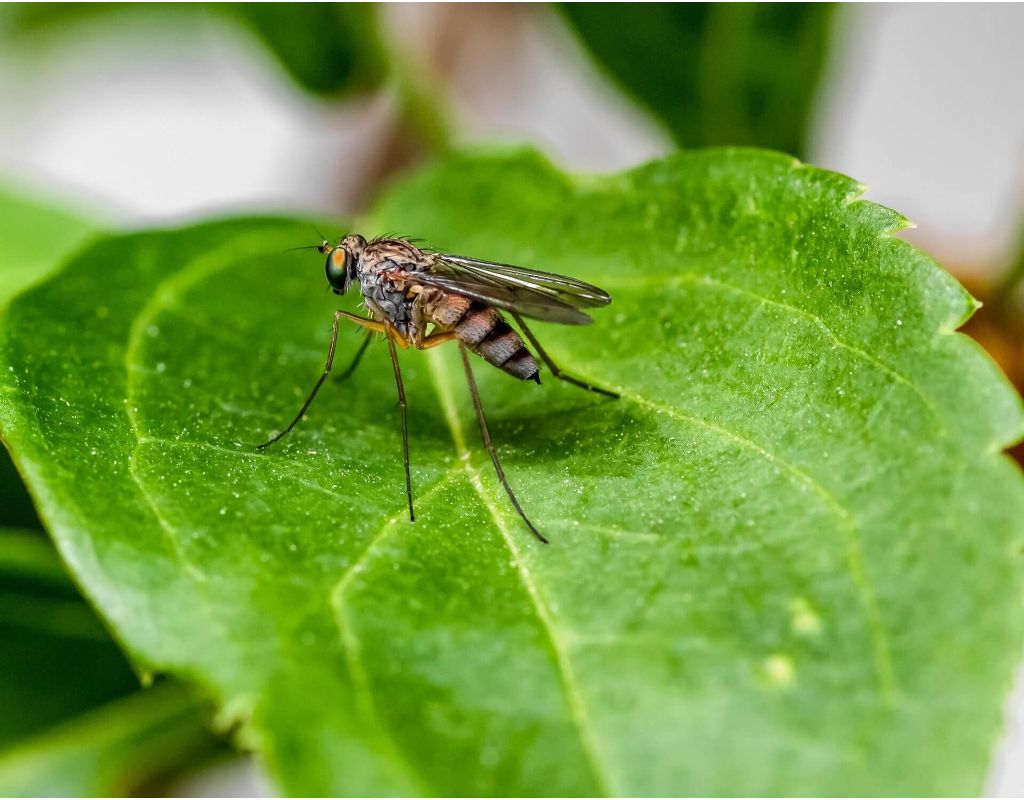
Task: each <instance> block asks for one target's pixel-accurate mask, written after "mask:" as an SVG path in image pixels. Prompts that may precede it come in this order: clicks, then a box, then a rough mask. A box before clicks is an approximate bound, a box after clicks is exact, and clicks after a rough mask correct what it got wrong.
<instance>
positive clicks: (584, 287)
mask: <svg viewBox="0 0 1024 800" xmlns="http://www.w3.org/2000/svg"><path fill="white" fill-rule="evenodd" d="M416 280H418V281H420V282H422V283H424V284H427V285H430V286H436V287H438V288H439V289H442V290H444V291H446V292H452V293H455V294H461V295H465V296H466V297H471V298H473V299H475V300H480V301H481V302H484V303H487V304H489V305H492V306H495V307H497V308H502V309H505V310H508V311H514V312H516V313H517V314H522V315H523V316H524V317H532V318H533V319H540V320H546V321H548V322H560V323H562V324H563V325H586V324H588V323H590V322H591V321H592V320H591V319H590V317H589V316H588V315H586V314H584V313H583V312H582V311H580V310H579V308H580V307H584V308H588V307H592V306H602V305H606V304H608V303H610V302H611V298H610V297H609V296H608V294H607V292H605V291H604V290H602V289H599V288H598V287H596V286H592V285H591V284H589V283H584V282H583V281H577V280H574V279H572V278H567V277H565V276H563V275H555V274H552V273H550V272H540V271H538V270H531V269H523V268H522V267H514V266H512V265H510V264H496V263H493V262H490V261H480V260H479V259H475V258H466V257H464V256H452V255H448V254H446V253H444V254H442V253H438V254H435V256H434V262H433V264H432V265H431V267H430V269H429V271H427V272H418V273H416Z"/></svg>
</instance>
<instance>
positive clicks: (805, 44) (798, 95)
mask: <svg viewBox="0 0 1024 800" xmlns="http://www.w3.org/2000/svg"><path fill="white" fill-rule="evenodd" d="M561 9H562V12H563V13H564V15H565V17H566V19H567V20H568V21H569V23H570V24H571V26H572V27H573V28H574V29H575V31H576V33H577V34H579V36H580V39H581V40H582V41H583V43H584V45H585V46H586V47H587V49H588V50H589V51H590V53H591V54H592V55H593V57H594V58H595V59H596V61H597V62H598V63H599V64H600V65H601V66H602V67H603V68H604V69H605V70H606V71H607V72H608V73H609V74H610V75H611V76H612V77H613V78H614V79H615V80H616V81H617V82H618V83H619V85H620V86H622V88H624V89H625V90H626V91H627V92H629V93H630V94H632V95H633V96H634V97H635V98H636V99H637V100H639V101H640V102H642V103H643V104H645V105H646V106H647V107H648V108H649V109H650V110H651V111H653V112H654V113H655V114H656V115H657V116H658V117H659V118H660V119H661V120H662V122H664V124H665V125H666V126H667V127H668V128H669V130H670V131H671V132H672V135H673V136H674V137H675V139H676V140H677V141H678V142H679V144H681V145H683V146H684V147H704V146H713V145H757V146H759V147H770V148H773V149H776V150H782V151H784V152H787V153H792V154H794V155H803V154H804V153H805V150H806V134H807V131H806V129H807V122H808V118H809V116H810V113H811V109H812V104H813V100H814V93H815V89H816V88H817V86H818V81H819V79H820V77H821V73H822V68H823V66H824V64H825V56H826V54H827V51H828V43H829V31H830V27H831V22H832V17H833V7H832V6H831V5H830V4H819V3H800V4H793V5H790V4H782V3H721V4H716V3H654V4H644V5H642V6H638V5H634V4H632V3H563V4H562V5H561Z"/></svg>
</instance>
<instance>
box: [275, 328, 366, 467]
mask: <svg viewBox="0 0 1024 800" xmlns="http://www.w3.org/2000/svg"><path fill="white" fill-rule="evenodd" d="M342 317H344V318H346V319H350V320H352V321H353V322H356V323H358V324H359V325H362V326H363V327H364V328H366V329H368V330H371V331H384V330H385V328H384V323H382V322H374V321H373V320H369V319H363V318H362V317H357V316H356V315H355V314H350V313H349V312H347V311H341V310H340V309H339V310H338V311H335V312H334V322H333V323H332V324H331V344H330V346H329V347H328V348H327V363H326V364H324V371H323V372H322V373H321V374H320V377H319V378H318V379H317V382H316V383H315V384H314V385H313V391H311V392H310V393H309V397H307V398H306V402H305V403H303V404H302V408H301V409H299V413H298V414H296V415H295V419H293V420H292V421H291V422H289V423H288V426H287V427H286V428H285V429H284V430H283V431H281V432H280V433H279V434H277V435H276V436H274V437H272V438H271V439H270V440H268V441H266V442H264V443H263V444H261V445H257V447H258V448H259V449H260V450H265V449H266V448H268V447H270V445H272V444H274V443H275V442H278V441H280V440H281V439H283V438H284V437H285V436H286V435H287V434H288V433H289V432H290V431H291V429H292V428H294V427H295V426H296V425H298V424H299V421H300V420H301V419H302V418H303V417H304V416H305V415H306V411H308V410H309V406H310V405H311V404H312V402H313V398H314V397H316V393H317V392H319V391H320V387H321V386H323V385H324V381H325V380H327V376H328V375H330V374H331V367H332V366H334V351H335V348H336V347H337V345H338V320H339V319H341V318H342ZM366 344H367V343H366V342H364V343H363V346H362V347H361V348H360V350H359V352H358V353H356V358H355V360H354V361H353V364H352V366H350V367H349V369H348V370H346V373H347V372H349V371H350V370H353V369H355V364H357V363H358V362H359V358H360V357H361V356H362V354H363V351H364V350H365V349H366Z"/></svg>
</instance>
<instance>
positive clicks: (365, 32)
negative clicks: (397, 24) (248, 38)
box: [207, 3, 387, 94]
mask: <svg viewBox="0 0 1024 800" xmlns="http://www.w3.org/2000/svg"><path fill="white" fill-rule="evenodd" d="M207 8H209V9H211V10H213V11H216V12H220V13H223V14H225V15H226V16H228V17H233V18H235V19H237V20H238V21H239V22H241V23H242V24H243V25H244V26H245V27H247V28H249V29H250V30H251V31H252V32H253V33H254V34H256V36H258V37H259V38H260V39H262V40H263V42H264V44H265V45H266V46H267V47H268V48H269V49H270V51H271V52H272V53H273V54H274V56H275V57H276V58H277V60H278V61H279V62H280V63H281V66H282V67H284V69H285V70H286V71H287V72H288V74H289V75H290V76H291V77H292V78H293V79H295V81H296V82H297V83H299V85H301V86H303V87H304V88H306V89H308V90H309V91H311V92H316V93H318V94H338V93H341V92H343V91H345V90H347V89H372V88H374V87H375V86H377V85H378V84H379V83H380V82H381V81H382V80H383V78H384V76H385V74H386V73H387V64H386V60H385V56H384V54H383V52H382V50H381V48H380V44H379V39H378V36H377V11H376V7H375V6H374V5H372V4H363V3H315V4H306V5H303V6H302V9H301V12H298V11H297V10H296V7H295V6H294V5H293V4H290V3H224V4H220V3H213V4H209V5H208V6H207Z"/></svg>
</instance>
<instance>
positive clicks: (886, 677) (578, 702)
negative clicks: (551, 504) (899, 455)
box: [124, 237, 945, 796]
mask: <svg viewBox="0 0 1024 800" xmlns="http://www.w3.org/2000/svg"><path fill="white" fill-rule="evenodd" d="M239 238H240V237H232V238H231V239H230V240H229V241H228V243H227V244H226V245H224V246H222V247H220V248H217V249H216V250H213V251H208V252H206V253H204V254H203V255H202V256H200V257H199V258H196V259H194V260H193V261H191V262H190V263H188V264H186V265H185V266H184V267H182V268H181V269H180V270H178V271H177V272H175V273H174V274H173V275H172V276H170V277H168V278H167V279H165V280H164V281H162V282H161V283H160V284H158V285H157V287H156V289H155V290H154V291H153V293H152V294H151V295H150V296H149V299H148V301H147V303H146V304H145V306H144V307H143V309H142V310H141V311H140V312H139V314H138V315H136V317H135V318H134V319H133V321H132V324H131V327H130V330H129V336H128V340H127V345H126V349H125V355H124V364H125V370H126V376H125V383H126V397H127V400H128V402H127V404H126V417H127V419H128V422H129V426H130V429H131V434H132V437H133V447H132V452H131V457H130V459H129V474H130V475H131V478H132V480H133V482H134V483H135V484H136V485H137V486H138V487H139V490H140V492H141V494H142V496H143V498H144V499H145V501H146V503H147V504H148V506H149V507H150V508H151V510H152V512H153V514H154V516H155V518H156V520H157V521H158V523H159V524H160V525H161V528H162V529H163V531H164V532H165V535H166V536H167V537H168V540H169V543H170V544H171V546H172V550H173V552H174V553H175V555H176V557H177V558H178V560H179V561H180V563H181V564H182V566H183V568H184V569H185V571H186V572H187V573H188V574H189V576H190V577H191V578H192V579H193V580H194V581H195V582H196V584H197V588H199V589H200V593H201V594H202V597H203V604H202V606H203V608H204V610H205V612H206V614H207V616H208V617H209V618H210V621H211V623H213V624H214V625H215V626H216V627H217V628H218V629H220V630H222V631H224V632H225V634H226V633H227V632H226V630H225V629H224V628H223V626H222V625H221V624H220V622H219V620H217V619H216V615H215V614H214V613H213V609H212V606H211V605H210V603H209V600H208V598H207V597H206V596H205V593H203V590H202V584H203V583H204V582H205V580H206V577H205V575H204V574H203V573H202V571H201V570H199V569H198V568H197V567H196V566H195V565H194V564H191V562H190V561H189V560H188V559H187V557H186V555H185V554H184V552H183V551H182V549H181V545H180V542H179V541H178V537H177V533H176V531H175V530H174V526H173V525H171V524H170V523H169V521H168V520H167V519H166V518H165V517H164V516H163V514H162V513H161V512H160V509H159V507H158V504H157V503H156V500H155V498H153V497H152V496H151V494H150V492H149V490H148V489H147V487H146V485H145V482H144V481H143V480H142V479H141V478H140V476H139V475H138V473H137V468H136V465H137V456H138V453H139V448H140V446H141V445H142V444H143V443H145V442H149V441H154V442H155V441H160V442H166V443H167V444H172V443H173V442H171V441H170V440H163V439H156V438H155V437H152V436H149V435H148V434H145V433H143V431H142V430H141V427H140V425H139V421H138V412H137V409H136V408H135V405H134V402H135V373H136V372H138V371H139V370H138V369H137V366H138V363H141V362H139V361H138V353H139V350H140V349H141V347H142V343H143V342H144V333H145V330H146V328H147V327H148V325H149V324H150V323H151V322H152V321H153V320H154V319H155V318H156V317H157V316H159V314H160V313H161V312H162V311H164V310H166V309H169V308H171V307H173V301H174V300H175V299H177V298H178V297H180V295H181V293H182V291H183V290H185V289H187V288H189V287H191V286H193V285H195V284H196V283H199V282H200V281H202V280H203V279H206V278H209V277H210V276H211V275H213V274H215V273H216V272H219V271H222V270H224V269H227V268H228V267H230V266H231V265H232V264H233V263H234V262H235V260H236V259H237V251H238V246H237V242H238V239H239ZM246 240H247V242H249V243H251V242H252V239H251V237H246ZM648 280H650V277H649V278H648ZM657 280H658V282H659V285H661V286H664V285H666V284H668V285H688V284H691V285H695V286H698V287H700V286H706V287H709V288H717V289H720V290H722V291H726V292H730V293H732V294H735V295H737V296H740V297H745V298H747V299H749V300H751V301H755V302H757V303H758V304H761V305H770V306H774V307H777V308H780V309H783V310H785V311H786V312H787V313H790V314H793V315H796V316H799V317H800V318H803V319H806V320H809V321H811V322H813V323H814V324H815V325H816V326H817V327H819V328H820V329H821V330H822V331H823V332H824V333H825V334H826V335H828V336H829V337H830V338H831V339H832V340H833V341H834V343H835V345H836V346H837V347H841V348H843V349H845V350H847V351H849V352H850V353H851V354H852V355H854V356H855V357H856V358H858V359H860V360H862V361H864V362H865V363H868V364H871V365H872V366H873V367H874V368H876V369H878V370H880V371H882V372H884V373H886V374H887V375H889V376H890V377H891V378H893V379H895V380H897V381H899V382H900V383H902V384H905V385H907V386H908V387H909V388H911V390H912V391H913V392H914V393H915V394H917V395H918V397H919V398H920V399H921V401H922V402H923V403H924V404H925V405H926V406H927V407H928V410H929V411H930V412H931V413H932V414H933V415H934V416H935V417H936V418H937V419H938V420H939V422H940V424H941V418H940V416H939V414H938V411H937V409H936V408H935V406H934V404H933V403H932V402H931V401H930V400H929V398H927V397H926V396H925V395H924V394H923V393H922V392H921V390H920V389H919V388H918V387H917V386H916V385H914V384H913V383H912V382H911V381H909V379H907V378H906V377H905V376H904V375H902V374H900V373H899V372H898V371H896V370H895V369H893V368H892V367H890V366H889V365H887V364H885V363H884V362H882V361H881V360H879V359H877V358H875V357H873V356H871V355H870V354H868V353H866V352H865V351H863V350H862V349H860V348H857V347H855V346H853V345H851V344H849V343H847V342H845V341H843V340H842V339H841V338H840V337H839V336H837V335H836V334H835V333H834V332H833V331H832V330H831V328H830V327H829V326H828V325H827V324H826V323H825V322H824V320H822V319H821V318H820V317H819V316H818V315H816V314H813V313H811V312H808V311H805V310H803V309H800V308H797V307H795V306H792V305H790V304H787V303H784V302H781V301H778V300H775V299H772V298H768V297H765V296H762V295H760V294H758V293H756V292H753V291H750V290H748V289H743V288H741V287H738V286H734V285H732V284H729V283H726V282H723V281H720V280H717V279H714V278H711V277H709V276H705V275H700V274H698V273H683V274H676V275H672V276H661V277H659V278H658V279H657ZM636 285H637V283H636V282H629V283H627V284H623V286H624V287H625V286H632V287H635V286H636ZM550 349H551V348H549V350H550ZM426 355H427V361H428V365H429V368H430V371H431V376H432V379H433V382H434V384H435V388H436V390H437V393H438V396H439V400H440V403H441V407H442V409H443V411H444V414H445V419H446V421H447V423H448V426H449V429H450V432H451V435H452V439H453V444H454V445H455V449H456V451H457V454H458V458H459V461H460V462H461V465H462V469H463V470H464V471H465V473H466V476H467V479H468V480H469V482H470V484H471V485H472V487H473V489H474V491H475V492H476V493H477V494H478V495H479V497H480V499H481V501H482V503H483V504H484V505H485V507H486V508H487V510H488V513H489V514H490V516H491V517H492V519H493V521H494V524H495V526H496V528H497V529H498V531H499V532H500V533H501V535H502V538H503V539H504V541H505V544H506V546H507V547H508V549H509V553H510V555H511V557H512V561H513V563H514V564H515V566H516V569H517V573H518V575H519V577H520V581H521V583H522V585H523V588H524V590H525V591H526V593H527V595H528V597H529V598H530V601H531V603H532V605H533V606H534V610H535V613H536V614H537V618H538V621H539V622H540V624H541V626H542V627H543V629H544V631H545V633H546V636H547V638H548V641H549V644H550V647H551V651H552V655H553V658H554V661H555V665H556V667H557V669H558V672H559V676H560V679H561V682H562V684H563V690H564V694H565V698H566V703H567V706H568V708H569V711H570V714H571V717H572V720H573V723H574V725H575V727H576V729H577V733H578V736H579V739H580V743H581V746H582V748H583V752H584V753H585V755H586V758H587V762H588V767H589V769H590V771H591V773H592V775H593V778H594V781H595V785H596V786H597V787H599V788H600V790H601V792H602V793H604V794H606V795H609V796H615V795H616V794H617V792H616V791H615V790H614V789H613V781H612V780H611V777H610V775H609V774H608V772H607V769H606V768H605V766H604V765H605V764H606V763H607V760H606V759H605V758H602V755H601V753H600V751H599V747H598V743H597V738H596V734H595V731H594V728H593V725H592V723H591V721H590V719H589V715H588V712H587V706H586V702H585V699H584V696H583V692H582V690H581V687H580V685H579V680H578V678H577V677H576V674H575V672H574V670H573V667H572V660H571V658H570V655H569V649H570V648H569V645H568V644H567V642H568V640H569V638H570V636H569V635H568V634H566V633H565V632H564V631H562V630H561V629H560V628H559V627H558V625H557V623H556V622H555V620H554V618H553V616H552V614H551V612H550V610H549V609H548V607H547V605H546V604H545V602H544V600H543V597H542V595H541V593H540V590H539V588H538V586H537V584H536V582H535V581H534V579H533V576H532V574H531V573H530V571H529V568H528V566H527V565H526V562H525V560H524V558H523V554H522V552H521V551H520V549H519V547H518V545H517V544H516V542H515V534H514V533H513V532H512V531H511V530H510V527H509V524H508V522H507V520H506V519H505V517H504V516H503V514H502V513H501V511H500V510H499V505H498V503H499V502H500V500H501V498H498V499H497V500H496V498H494V497H493V496H492V494H491V493H490V492H488V491H487V489H486V488H485V487H484V485H483V482H482V480H481V477H480V470H479V469H474V468H473V467H472V455H471V451H470V450H469V448H468V446H467V444H466V437H465V434H464V432H463V428H462V425H461V423H460V421H459V417H458V411H457V407H456V404H455V400H454V396H453V395H452V391H451V388H450V383H449V381H448V378H447V374H446V368H445V366H444V362H443V360H442V357H441V355H440V354H439V353H428V354H426ZM556 360H557V355H556ZM581 377H585V378H588V379H590V380H592V381H594V382H596V383H602V384H604V385H609V386H611V387H612V388H615V389H617V390H618V391H620V393H621V394H622V396H623V397H624V398H625V399H628V400H630V401H632V402H635V403H637V404H638V405H641V406H644V407H646V408H648V409H650V410H651V411H653V412H655V413H659V414H664V415H666V416H669V417H671V418H673V419H676V420H678V421H682V422H686V423H689V424H691V425H695V426H698V427H701V428H703V429H705V430H707V431H710V432H712V433H714V434H716V435H719V436H724V437H726V438H728V439H729V440H731V441H732V442H734V443H735V444H737V445H739V446H741V447H744V448H746V449H749V450H751V451H752V452H755V453H757V454H758V455H759V456H760V457H762V458H765V459H766V460H768V461H770V462H772V463H774V464H776V465H777V466H779V467H780V468H782V469H783V470H785V471H786V472H787V473H789V474H790V476H791V477H792V478H793V479H795V480H797V481H798V482H800V483H803V484H804V485H805V486H807V487H808V488H809V489H811V490H812V491H813V492H814V493H815V494H816V495H817V496H818V497H819V498H820V499H821V500H822V501H823V502H824V503H825V505H826V506H827V507H828V508H829V509H830V511H831V512H832V513H833V514H834V515H835V516H836V517H837V519H838V520H839V522H840V526H841V528H842V530H843V536H844V539H845V542H846V550H847V567H848V570H849V573H850V576H851V580H852V581H853V583H854V586H855V589H856V591H857V594H858V597H859V600H860V604H861V606H862V608H863V609H864V613H865V616H866V619H867V622H868V625H869V629H870V631H871V639H872V649H873V657H874V662H875V670H876V673H877V677H878V680H879V687H880V690H881V694H882V697H883V699H885V700H886V702H887V703H891V702H893V701H894V699H895V698H896V697H897V696H898V689H897V686H896V682H895V679H894V675H893V669H892V664H891V656H890V652H889V645H888V637H887V634H886V632H885V628H884V622H883V620H882V616H881V612H880V609H879V607H878V603H877V598H876V592H875V589H874V586H873V584H872V582H871V581H870V578H869V577H868V575H867V573H866V571H865V568H864V564H863V556H862V548H861V542H860V534H859V531H858V530H857V527H856V524H855V522H854V519H853V515H852V514H851V512H850V511H849V510H848V509H847V508H846V507H845V506H843V505H842V503H840V501H839V500H838V499H837V498H836V497H835V496H834V495H832V494H831V493H830V492H829V491H828V490H827V489H825V487H824V486H823V485H822V484H820V483H819V482H818V481H816V480H815V479H814V478H813V477H811V476H810V475H809V474H807V473H806V472H804V471H802V470H801V469H799V468H798V467H796V466H795V465H793V464H791V463H789V462H788V461H786V460H785V459H784V458H782V457H781V456H779V455H777V454H775V453H773V452H772V451H770V450H768V449H767V448H765V447H764V446H762V445H760V444H758V443H756V442H754V441H752V440H750V439H748V438H746V437H744V436H742V435H740V434H737V433H735V432H733V431H731V430H729V429H727V428H725V427H722V426H720V425H717V424H715V423H712V422H708V421H707V420H704V419H701V418H699V417H695V416H692V415H690V414H687V413H685V412H682V411H680V410H679V409H676V408H674V407H671V406H667V405H664V404H662V403H659V402H657V401H653V400H649V399H647V398H645V397H643V396H642V395H640V394H637V393H635V392H633V391H632V390H630V389H629V388H628V387H623V386H616V385H614V383H613V382H610V381H608V380H605V379H602V378H600V377H599V376H596V375H582V376H581ZM943 434H945V427H944V426H943ZM176 444H182V443H181V442H178V443H176ZM195 444H197V445H202V446H208V445H207V444H206V443H202V442H196V443H195ZM210 446H212V445H210ZM217 449H218V450H221V451H223V452H224V453H232V454H233V455H240V456H242V455H248V454H245V453H242V452H234V451H231V450H229V449H227V448H217ZM457 473H458V465H456V466H455V467H453V468H451V469H450V470H449V471H448V472H446V473H445V475H444V476H442V478H440V479H439V480H438V481H436V482H435V483H434V484H433V485H432V486H431V487H430V488H429V489H428V490H427V492H426V493H424V495H422V497H426V496H428V495H430V494H433V493H434V492H436V491H437V490H438V489H440V488H441V487H442V486H443V485H444V484H446V483H447V482H448V481H450V480H451V479H452V478H454V476H455V475H456V474H457ZM319 488H320V489H321V490H324V489H323V487H319ZM324 491H328V492H329V490H324ZM404 513H405V511H404V507H403V508H402V509H400V510H399V511H397V512H396V514H395V515H394V516H393V517H391V518H389V519H388V520H387V521H386V522H385V523H384V525H383V526H382V527H381V529H380V531H379V532H378V533H377V534H376V535H375V536H374V537H373V538H372V539H371V540H370V541H369V543H368V544H367V546H366V548H365V549H364V551H363V553H362V554H361V555H360V557H359V559H358V560H357V562H354V564H353V567H354V566H355V564H358V563H360V562H361V561H363V560H365V558H366V557H367V555H368V554H369V553H370V552H371V551H372V550H373V549H374V548H375V547H376V546H378V545H379V543H380V542H381V541H382V540H383V538H384V537H385V536H386V535H387V533H388V531H389V530H392V529H393V528H394V527H395V523H396V521H397V519H399V518H400V517H404ZM352 570H353V568H352V567H350V568H349V570H347V571H346V572H345V574H343V575H342V577H341V578H340V579H339V581H338V582H337V583H336V584H335V585H334V587H333V588H332V589H331V591H330V592H329V596H328V600H329V605H330V606H331V607H333V608H334V611H335V613H334V618H335V621H336V623H337V625H338V630H339V637H340V640H341V645H342V647H343V649H344V651H345V654H346V659H347V661H348V663H349V668H350V672H351V673H352V674H351V677H352V680H353V683H354V684H355V686H356V687H357V692H356V695H357V697H359V696H360V695H361V696H362V700H361V702H362V703H365V704H366V706H367V707H366V708H364V712H368V713H370V714H372V715H374V716H376V717H377V719H378V720H379V715H377V714H376V712H375V709H374V704H373V700H372V687H371V686H370V685H369V681H368V679H367V676H366V675H365V670H364V669H363V667H362V664H361V662H360V660H359V655H358V641H357V640H356V639H355V635H354V632H353V631H352V630H351V626H350V625H349V624H348V620H347V617H346V614H345V603H344V593H345V591H346V589H347V587H348V585H349V583H350V582H351V579H352V577H353V576H354V572H353V571H352ZM346 632H347V633H348V635H346ZM360 676H361V678H360ZM381 724H382V725H383V723H382V721H381ZM388 738H389V739H390V737H388ZM390 745H391V747H392V748H394V747H395V745H394V743H393V742H390ZM403 763H407V764H408V761H407V759H404V760H403ZM409 766H411V765H409ZM413 772H414V774H415V775H417V777H419V776H418V774H417V773H415V770H414V771H413ZM417 782H419V781H417Z"/></svg>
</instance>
